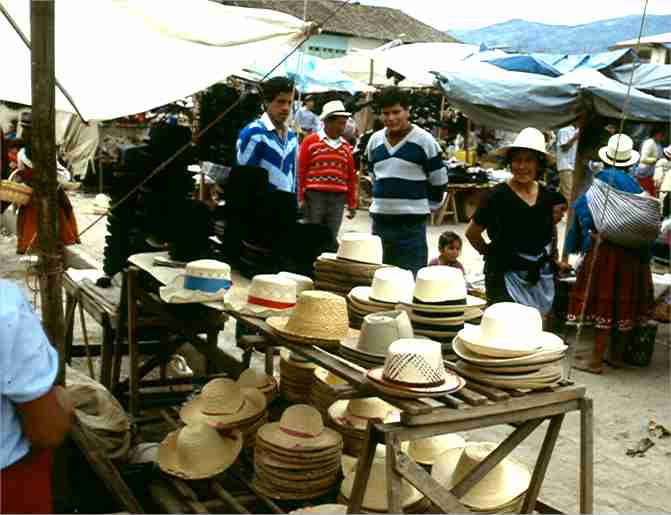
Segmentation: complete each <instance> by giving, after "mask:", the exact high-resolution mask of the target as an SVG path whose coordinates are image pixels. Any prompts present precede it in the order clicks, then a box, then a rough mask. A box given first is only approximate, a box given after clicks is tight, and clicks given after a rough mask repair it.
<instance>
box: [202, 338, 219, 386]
mask: <svg viewBox="0 0 671 515" xmlns="http://www.w3.org/2000/svg"><path fill="white" fill-rule="evenodd" d="M218 344H219V330H217V329H213V330H209V331H208V332H207V349H206V350H205V351H204V354H205V357H206V358H207V365H206V370H207V373H208V375H209V374H215V373H216V372H218V370H219V367H218V365H217V355H218V354H219V353H218V352H217V351H218V350H219V347H218Z"/></svg>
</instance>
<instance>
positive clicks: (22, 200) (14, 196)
mask: <svg viewBox="0 0 671 515" xmlns="http://www.w3.org/2000/svg"><path fill="white" fill-rule="evenodd" d="M16 173H17V172H14V173H12V174H11V175H10V176H9V179H4V180H2V182H1V183H0V200H2V201H3V202H11V203H12V204H16V205H18V206H25V205H26V204H27V203H28V202H30V197H31V196H32V195H33V189H32V188H31V187H30V186H26V185H25V184H19V183H18V182H15V181H13V180H12V179H13V178H14V176H15V175H16Z"/></svg>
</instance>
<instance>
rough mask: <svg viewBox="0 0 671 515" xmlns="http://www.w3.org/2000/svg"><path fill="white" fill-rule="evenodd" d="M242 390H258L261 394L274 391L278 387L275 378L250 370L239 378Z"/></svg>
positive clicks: (244, 371)
mask: <svg viewBox="0 0 671 515" xmlns="http://www.w3.org/2000/svg"><path fill="white" fill-rule="evenodd" d="M238 385H239V386H240V388H256V389H257V390H259V391H260V392H261V393H265V392H267V391H268V390H273V389H275V388H276V387H277V381H276V380H275V378H274V377H273V376H269V375H268V374H264V373H263V372H261V371H259V370H256V369H255V368H248V369H245V370H243V371H242V373H241V374H240V375H239V376H238Z"/></svg>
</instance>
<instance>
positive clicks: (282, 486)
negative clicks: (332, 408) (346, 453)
mask: <svg viewBox="0 0 671 515" xmlns="http://www.w3.org/2000/svg"><path fill="white" fill-rule="evenodd" d="M341 455H342V438H341V436H340V435H339V434H338V433H337V432H335V431H333V430H332V429H329V428H327V427H324V423H323V421H322V417H321V415H320V414H319V412H318V411H317V410H316V409H315V408H313V407H312V406H308V405H306V404H296V405H294V406H291V407H289V408H287V409H286V410H285V411H284V413H282V418H281V419H280V421H279V422H273V423H270V424H266V425H264V426H263V427H261V428H260V429H259V431H258V433H257V435H256V449H255V453H254V486H255V487H256V488H257V489H258V490H259V491H260V492H261V493H263V494H264V495H267V496H268V497H270V498H273V499H283V500H299V499H314V498H316V497H320V496H322V495H324V494H326V493H328V492H329V491H330V490H331V489H332V488H333V486H334V485H335V483H336V481H337V479H338V476H339V468H340V458H341Z"/></svg>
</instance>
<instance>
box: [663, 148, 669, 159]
mask: <svg viewBox="0 0 671 515" xmlns="http://www.w3.org/2000/svg"><path fill="white" fill-rule="evenodd" d="M663 152H664V155H665V156H666V158H667V159H671V145H669V146H668V147H666V148H664V150H663Z"/></svg>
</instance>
